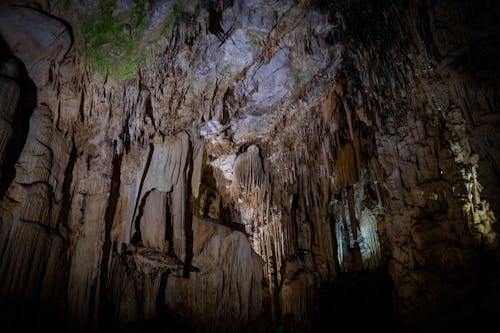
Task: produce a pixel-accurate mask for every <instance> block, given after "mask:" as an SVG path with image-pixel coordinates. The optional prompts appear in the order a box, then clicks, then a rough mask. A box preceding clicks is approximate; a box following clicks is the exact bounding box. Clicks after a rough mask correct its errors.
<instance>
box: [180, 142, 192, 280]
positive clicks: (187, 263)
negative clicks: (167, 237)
mask: <svg viewBox="0 0 500 333" xmlns="http://www.w3.org/2000/svg"><path fill="white" fill-rule="evenodd" d="M188 145H189V147H188V153H187V157H186V170H185V171H184V172H183V173H184V179H182V181H184V184H185V187H186V189H185V192H184V195H185V200H184V205H185V207H184V233H185V237H186V259H185V260H184V270H183V273H182V276H183V277H184V278H189V272H190V271H191V261H192V260H193V213H192V212H193V210H192V202H191V200H192V196H191V193H192V190H191V178H192V174H193V166H192V164H193V147H192V145H191V140H189V143H188Z"/></svg>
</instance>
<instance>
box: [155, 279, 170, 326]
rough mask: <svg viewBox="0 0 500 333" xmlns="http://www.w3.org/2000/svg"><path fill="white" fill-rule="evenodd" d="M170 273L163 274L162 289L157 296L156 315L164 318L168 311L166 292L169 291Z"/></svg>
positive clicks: (159, 289) (160, 288)
mask: <svg viewBox="0 0 500 333" xmlns="http://www.w3.org/2000/svg"><path fill="white" fill-rule="evenodd" d="M168 274H169V272H168V271H167V272H163V273H162V274H161V278H160V287H159V288H158V294H157V295H156V315H157V316H162V314H164V313H165V312H166V311H167V303H166V302H165V291H166V289H167V280H168Z"/></svg>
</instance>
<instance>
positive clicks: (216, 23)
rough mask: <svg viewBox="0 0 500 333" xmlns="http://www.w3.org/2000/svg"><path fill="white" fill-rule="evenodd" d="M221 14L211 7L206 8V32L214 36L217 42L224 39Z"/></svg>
mask: <svg viewBox="0 0 500 333" xmlns="http://www.w3.org/2000/svg"><path fill="white" fill-rule="evenodd" d="M221 22H222V12H221V11H218V10H217V9H215V8H214V7H213V6H210V7H209V8H208V31H209V32H210V33H211V34H213V35H216V36H217V38H219V40H222V39H223V38H224V30H223V29H222V25H221Z"/></svg>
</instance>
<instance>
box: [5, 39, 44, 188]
mask: <svg viewBox="0 0 500 333" xmlns="http://www.w3.org/2000/svg"><path fill="white" fill-rule="evenodd" d="M0 53H3V52H2V48H1V46H0ZM17 63H18V64H19V68H20V71H19V72H20V75H19V80H18V84H19V87H20V90H21V93H20V96H19V102H18V105H17V108H16V110H15V113H14V116H13V119H12V136H11V137H10V139H9V141H8V142H7V144H6V148H5V156H4V160H3V162H2V165H1V178H0V198H3V197H4V195H5V193H6V191H7V189H8V188H9V186H10V184H11V183H12V181H13V180H14V177H15V176H16V169H15V165H16V162H17V160H18V159H19V156H20V155H21V152H22V150H23V148H24V144H25V143H26V139H27V138H28V131H29V122H30V118H31V115H32V113H33V110H34V109H35V107H36V103H37V102H36V101H37V90H36V86H35V84H34V83H33V81H31V80H30V78H29V77H28V74H27V72H26V68H25V67H24V64H23V63H22V62H21V61H17Z"/></svg>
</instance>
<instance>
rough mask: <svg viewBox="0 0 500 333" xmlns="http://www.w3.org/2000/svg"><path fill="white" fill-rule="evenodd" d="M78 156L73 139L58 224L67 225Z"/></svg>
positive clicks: (65, 174)
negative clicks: (74, 170)
mask: <svg viewBox="0 0 500 333" xmlns="http://www.w3.org/2000/svg"><path fill="white" fill-rule="evenodd" d="M77 157H78V154H77V150H76V146H75V142H74V141H73V140H72V147H71V152H70V153H69V160H68V164H67V165H66V170H64V180H63V184H62V189H61V192H62V202H61V208H60V210H59V214H58V217H57V226H63V225H66V224H67V222H68V217H69V211H70V208H71V201H72V199H73V196H72V193H71V183H72V182H73V169H74V168H75V163H76V158H77Z"/></svg>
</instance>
